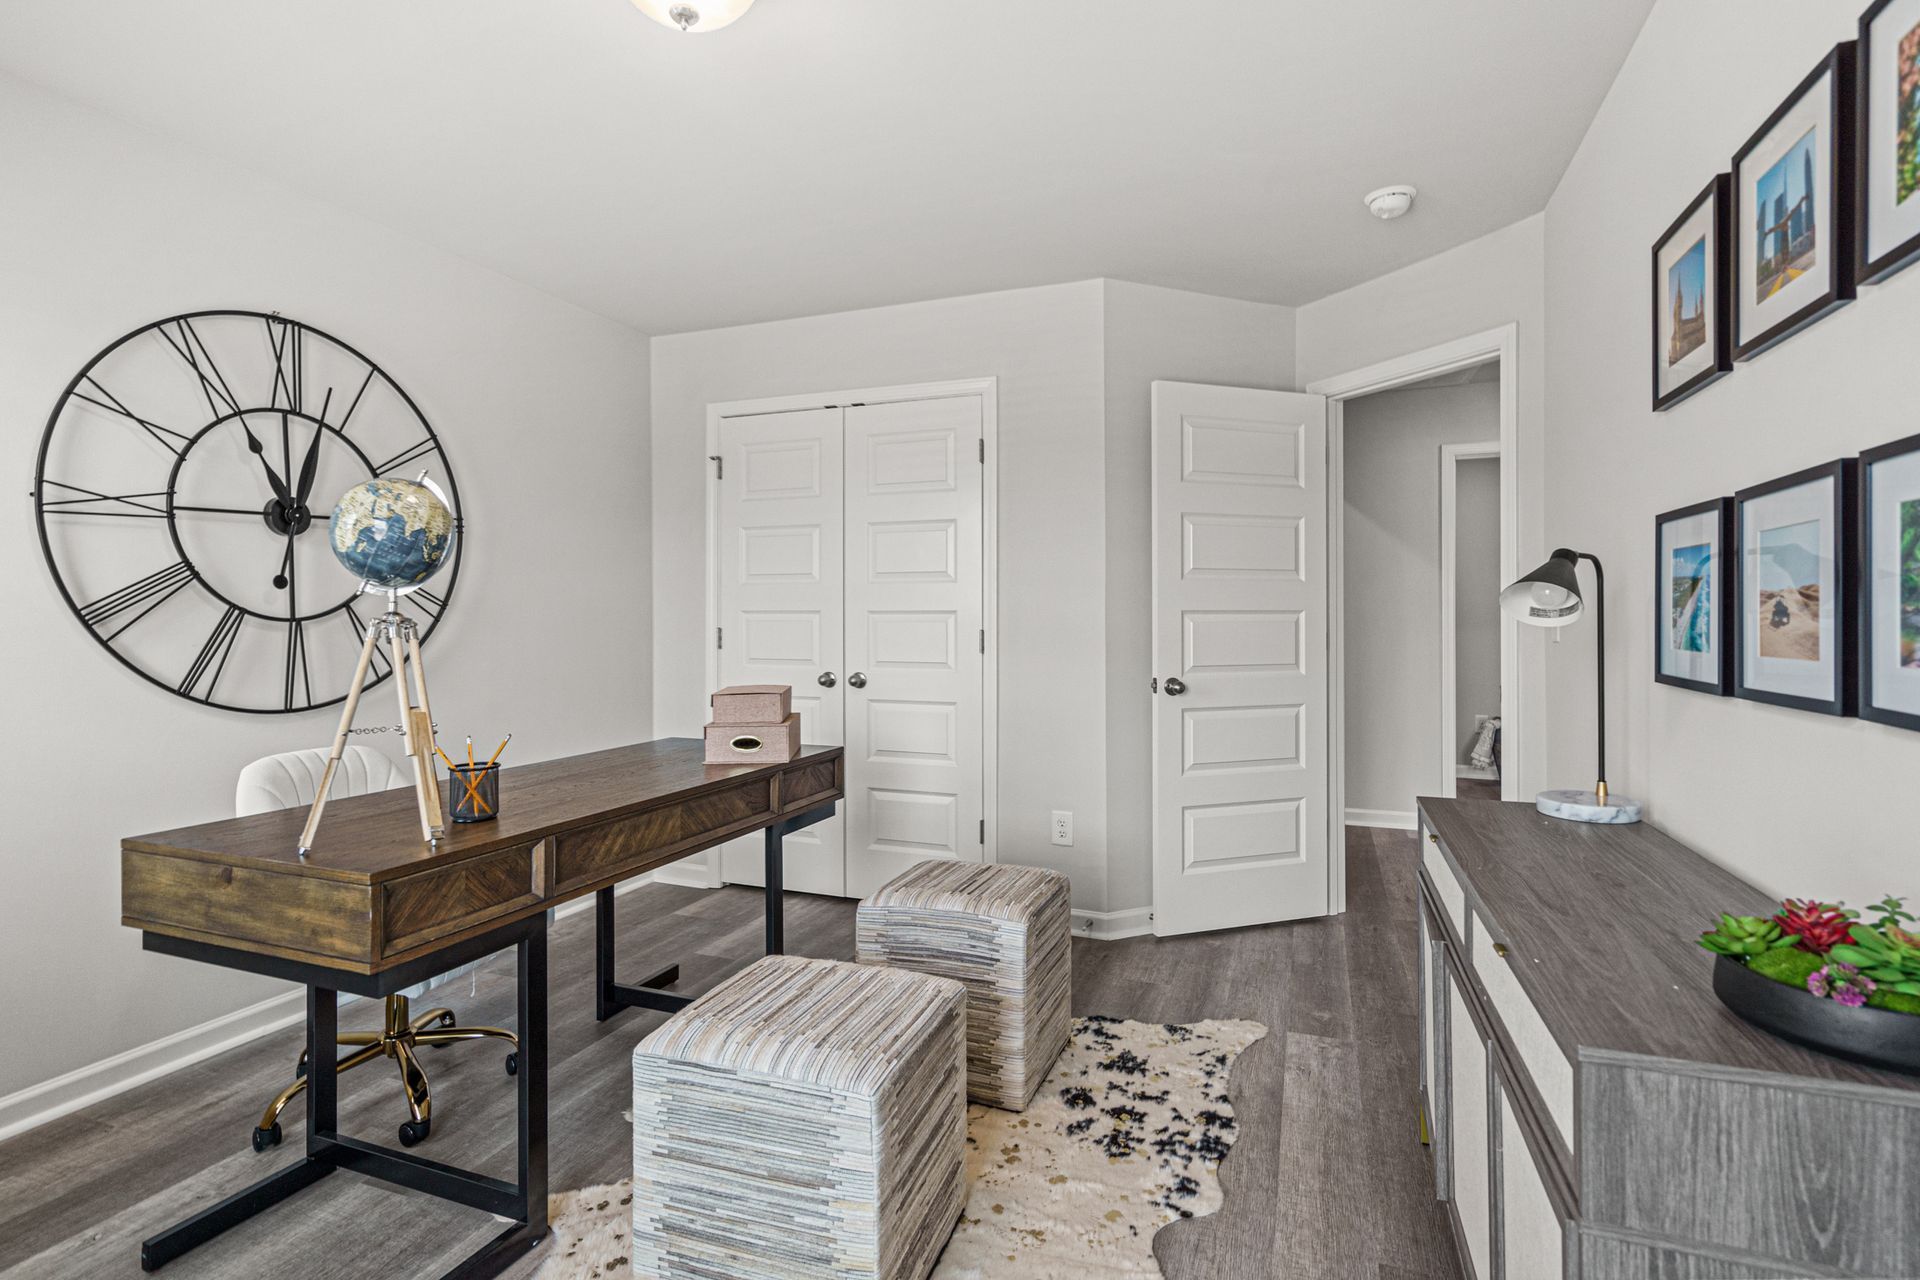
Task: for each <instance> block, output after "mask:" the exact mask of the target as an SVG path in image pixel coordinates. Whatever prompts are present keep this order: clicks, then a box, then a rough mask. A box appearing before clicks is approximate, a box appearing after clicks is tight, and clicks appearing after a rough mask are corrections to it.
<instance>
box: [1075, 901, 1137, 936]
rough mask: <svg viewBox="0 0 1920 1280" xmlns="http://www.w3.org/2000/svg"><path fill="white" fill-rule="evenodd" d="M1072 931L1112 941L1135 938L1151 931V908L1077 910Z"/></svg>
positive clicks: (1080, 934)
mask: <svg viewBox="0 0 1920 1280" xmlns="http://www.w3.org/2000/svg"><path fill="white" fill-rule="evenodd" d="M1073 931H1074V933H1076V934H1078V935H1079V936H1080V937H1082V938H1093V939H1095V940H1096V941H1099V942H1114V941H1117V940H1119V939H1121V938H1137V937H1139V936H1141V935H1142V934H1147V933H1152V932H1153V908H1152V907H1135V908H1133V909H1132V910H1130V911H1079V910H1076V911H1075V912H1074V913H1073Z"/></svg>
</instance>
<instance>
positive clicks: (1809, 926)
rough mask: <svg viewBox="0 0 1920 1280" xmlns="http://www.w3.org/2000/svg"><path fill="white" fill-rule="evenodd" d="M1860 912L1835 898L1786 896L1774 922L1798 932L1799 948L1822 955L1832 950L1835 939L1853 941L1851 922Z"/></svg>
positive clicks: (1783, 928) (1795, 932)
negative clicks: (1824, 899)
mask: <svg viewBox="0 0 1920 1280" xmlns="http://www.w3.org/2000/svg"><path fill="white" fill-rule="evenodd" d="M1859 914H1860V913H1859V912H1857V911H1849V910H1847V909H1846V908H1845V907H1843V906H1841V905H1840V904H1839V903H1837V902H1813V901H1811V900H1809V901H1806V902H1802V901H1801V900H1800V899H1798V898H1788V899H1787V900H1786V901H1785V902H1782V903H1781V904H1780V910H1779V911H1778V912H1777V913H1775V915H1774V917H1773V922H1774V923H1775V924H1777V925H1779V926H1780V928H1781V930H1782V931H1783V932H1786V933H1791V934H1794V935H1796V936H1798V937H1799V939H1800V941H1799V943H1798V945H1799V947H1800V949H1801V950H1802V951H1811V952H1812V953H1813V954H1815V955H1817V956H1823V955H1825V954H1827V952H1829V951H1831V950H1833V948H1834V945H1835V944H1836V943H1841V942H1851V941H1853V935H1852V929H1853V922H1854V920H1855V919H1856V918H1857V917H1858V916H1859Z"/></svg>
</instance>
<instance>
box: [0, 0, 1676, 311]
mask: <svg viewBox="0 0 1920 1280" xmlns="http://www.w3.org/2000/svg"><path fill="white" fill-rule="evenodd" d="M1650 7H1651V0H1597V2H1594V0H1590V2H1589V3H1583V4H1560V3H1556V4H1543V3H1540V0H1448V2H1447V3H1444V4H1436V3H1434V2H1433V0H1183V2H1182V3H1177V4H1174V3H1166V2H1164V0H1162V2H1161V3H1148V2H1147V0H1064V2H1061V0H1054V2H1052V3H1033V4H1024V5H1015V4H1012V3H1008V2H1006V0H996V2H995V3H982V2H981V0H759V3H758V4H757V5H756V6H755V7H754V9H753V11H752V12H751V13H749V14H747V16H746V17H744V18H743V19H741V20H740V21H739V22H738V23H736V24H735V25H733V26H731V27H729V28H727V29H725V30H723V31H718V32H714V33H711V34H708V35H702V36H686V35H682V34H680V33H678V32H674V31H669V30H667V29H666V28H664V27H661V26H659V25H658V24H656V23H654V22H652V21H650V20H648V19H647V18H646V17H644V16H643V15H641V14H640V13H639V11H638V10H636V9H634V8H633V6H632V5H631V4H629V3H628V0H304V2H296V0H192V2H191V3H185V2H182V0H164V2H158V3H157V2H156V0H6V3H5V4H4V5H0V70H5V71H9V72H12V73H14V74H16V75H18V76H20V77H21V78H23V79H25V80H28V81H31V82H33V83H36V84H39V85H41V86H43V87H45V88H48V89H51V90H53V91H54V92H56V93H58V94H61V95H62V96H65V97H68V98H71V99H74V100H77V101H80V102H83V103H87V104H89V105H92V106H95V107H98V108H101V109H103V110H105V111H107V112H109V113H111V114H113V115H116V116H119V117H121V118H123V119H125V120H128V121H131V122H133V123H136V124H138V125H141V126H143V127H145V128H148V129H151V130H153V131H156V132H159V133H164V134H169V135H174V136H177V137H179V138H181V139H184V140H186V141H187V142H189V143H190V144H192V145H194V146H196V147H198V148H201V149H203V150H205V151H207V152H210V153H213V154H215V155H219V156H222V157H224V158H227V159H229V160H232V161H235V162H239V163H242V164H245V165H248V166H251V167H253V168H255V169H258V170H263V171H265V172H267V173H269V174H271V175H272V176H274V177H277V178H279V179H281V180H283V181H285V182H286V183H288V184H290V185H292V186H294V187H296V188H299V189H302V190H304V191H307V192H309V193H311V194H312V195H314V196H317V197H320V198H322V199H325V200H327V201H330V202H332V203H334V204H337V205H339V206H342V207H344V208H347V209H350V210H352V211H355V212H357V213H360V214H362V215H364V216H366V217H368V218H371V219H374V220H376V221H379V222H381V223H384V224H387V225H389V226H393V227H396V228H399V229H401V230H403V231H406V232H409V233H411V234H414V235H417V236H419V237H422V238H424V239H427V240H429V241H431V242H433V243H436V244H438V245H441V246H444V247H446V248H448V249H451V250H452V251H454V252H456V253H459V254H462V255H465V256H466V257H469V258H472V259H474V260H476V261H479V262H482V263H485V264H487V265H489V266H491V267H494V268H496V269H498V270H500V271H502V272H504V273H506V274H507V275H510V276H513V277H515V278H517V279H520V280H523V281H525V282H527V283H530V284H533V285H536V286H538V287H540V288H542V289H545V290H548V291H550V292H552V293H555V294H558V295H560V296H561V297H564V298H568V299H571V300H573V301H575V302H577V303H579V304H580V305H582V306H584V307H587V308H589V309H591V310H593V311H596V312H599V313H601V314H603V315H606V316H610V317H613V318H615V319H617V320H620V321H623V322H625V323H627V324H630V325H632V326H634V327H635V328H637V329H639V330H641V331H643V332H646V333H669V332H678V331H683V330H689V329H700V328H709V327H714V326H719V325H728V324H737V323H742V322H746V321H753V320H766V319H775V318H781V317H786V316H793V315H804V314H812V313H818V312H826V311H839V310H845V309H850V308H855V307H863V306H873V305H878V304H883V303H890V302H904V301H911V300H916V299H923V298H935V297H945V296H950V295H955V294H966V293H979V292H984V291H988V290H993V289H1002V288H1012V287H1016V286H1022V285H1034V284H1047V283H1054V282H1059V281H1066V280H1081V279H1087V278H1091V277H1095V276H1112V277H1117V278H1120V279H1126V280H1134V281H1140V282H1143V283H1147V284H1160V285H1168V286H1173V287H1177V288H1183V289H1195V290H1200V291H1203V292H1206V293H1215V294H1222V295H1226V296H1231V297H1238V298H1248V299H1253V300H1257V301H1264V302H1280V303H1288V304H1300V303H1304V302H1307V301H1310V300H1312V299H1315V298H1318V297H1322V296H1324V295H1326V294H1328V293H1331V292H1335V291H1337V290H1339V289H1342V288H1345V287H1347V286H1349V285H1352V284H1357V283H1359V282H1360V281H1362V280H1366V279H1370V278H1372V277H1374V276H1377V275H1380V274H1383V273H1384V272H1387V271H1391V270H1393V269H1394V268H1396V267H1400V266H1404V265H1406V264H1407V263H1410V262H1413V261H1416V260H1418V259H1420V258H1423V257H1426V256H1428V255H1430V254H1433V253H1436V252H1439V251H1440V250H1443V249H1446V248H1449V247H1451V246H1453V245H1456V244H1460V243H1462V242H1464V241H1467V240H1470V239H1473V238H1474V237H1476V236H1479V235H1482V234H1484V233H1486V232H1488V231H1492V230H1494V229H1496V228H1498V227H1502V226H1505V225H1507V224H1508V223H1511V222H1513V221H1516V220H1517V219H1519V218H1522V217H1525V216H1527V215H1528V214H1531V213H1534V212H1536V211H1538V210H1539V209H1541V208H1543V207H1544V206H1545V204H1546V201H1547V197H1548V196H1549V194H1551V192H1552V190H1553V187H1554V185H1555V183H1556V182H1557V181H1558V180H1559V177H1560V174H1561V171H1562V170H1563V169H1564V168H1565V166H1566V164H1567V161H1568V160H1569V159H1570V158H1571V156H1572V154H1573V151H1574V148H1575V147H1576V145H1577V144H1578V142H1579V140H1580V137H1581V135H1582V134H1583V133H1584V132H1585V130H1586V127H1587V124H1588V122H1589V121H1590V120H1591V119H1592V117H1593V115H1594V112H1595V111H1596V110H1597V109H1598V107H1599V104H1600V100H1601V98H1602V96H1603V95H1604V94H1605V92H1606V89H1607V86H1608V85H1609V84H1610V83H1611V82H1612V79H1613V77H1614V74H1615V73H1616V72H1617V71H1618V69H1619V67H1620V64H1621V62H1622V60H1623V59H1624V58H1625V56H1626V52H1627V49H1628V47H1629V46H1630V45H1631V43H1632V41H1633V38H1634V36H1635V34H1636V33H1637V32H1638V31H1639V28H1640V24H1641V22H1642V21H1643V20H1644V18H1645V17H1646V14H1647V11H1648V9H1649V8H1650ZM1395 182H1408V183H1412V184H1414V185H1415V186H1417V187H1419V188H1420V199H1419V202H1418V203H1417V205H1416V206H1415V209H1414V212H1413V213H1412V214H1411V215H1409V216H1408V217H1406V218H1403V219H1401V220H1399V221H1397V222H1391V223H1382V222H1378V221H1376V220H1375V219H1373V218H1372V217H1370V216H1369V215H1368V214H1367V212H1366V210H1365V209H1364V208H1363V207H1362V205H1361V200H1360V197H1361V196H1362V195H1364V194H1365V193H1366V192H1367V191H1369V190H1372V189H1373V188H1375V187H1379V186H1384V185H1386V184H1388V183H1395Z"/></svg>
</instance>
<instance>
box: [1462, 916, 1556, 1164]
mask: <svg viewBox="0 0 1920 1280" xmlns="http://www.w3.org/2000/svg"><path fill="white" fill-rule="evenodd" d="M1472 947H1473V971H1474V974H1475V975H1476V976H1478V977H1479V979H1480V985H1481V986H1482V987H1484V988H1486V992H1487V999H1488V1000H1489V1001H1490V1002H1491V1003H1492V1005H1493V1012H1494V1016H1495V1017H1497V1018H1499V1019H1500V1024H1501V1025H1502V1026H1503V1027H1505V1028H1506V1030H1507V1038H1508V1039H1509V1040H1511V1041H1512V1042H1513V1047H1514V1049H1515V1051H1516V1052H1518V1053H1519V1055H1520V1065H1521V1066H1522V1067H1524V1068H1525V1069H1526V1073H1527V1075H1528V1076H1529V1077H1530V1078H1531V1079H1532V1081H1533V1087H1534V1089H1535V1091H1536V1092H1537V1093H1539V1095H1540V1098H1541V1100H1542V1101H1544V1102H1545V1103H1546V1104H1547V1111H1548V1113H1549V1114H1550V1115H1551V1117H1552V1119H1553V1125H1554V1127H1555V1128H1556V1129H1558V1130H1559V1131H1560V1139H1561V1141H1563V1142H1565V1143H1566V1144H1567V1149H1568V1150H1569V1151H1571V1150H1572V1149H1573V1064H1572V1063H1571V1062H1569V1061H1568V1060H1567V1055H1566V1054H1564V1053H1562V1052H1561V1051H1560V1043H1559V1041H1557V1040H1555V1039H1554V1038H1553V1032H1551V1031H1549V1030H1547V1024H1546V1023H1545V1022H1544V1021H1543V1020H1542V1019H1541V1017H1540V1011H1539V1010H1538V1009H1535V1008H1534V1007H1533V1001H1531V1000H1529V999H1527V993H1526V992H1525V991H1523V990H1521V987H1520V980H1519V979H1518V978H1516V977H1514V976H1513V966H1514V965H1515V964H1524V963H1526V957H1524V956H1519V955H1514V954H1511V953H1509V952H1508V950H1507V946H1506V943H1505V942H1504V941H1502V940H1500V939H1498V938H1496V937H1495V936H1494V931H1493V930H1492V929H1490V928H1488V927H1487V922H1486V920H1485V919H1484V918H1482V917H1481V916H1480V914H1479V913H1478V912H1474V913H1473V943H1472Z"/></svg>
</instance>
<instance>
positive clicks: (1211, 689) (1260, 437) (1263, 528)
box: [1143, 382, 1338, 934]
mask: <svg viewBox="0 0 1920 1280" xmlns="http://www.w3.org/2000/svg"><path fill="white" fill-rule="evenodd" d="M1153 529H1154V535H1153V536H1154V552H1153V601H1154V604H1153V607H1154V622H1153V628H1154V631H1153V652H1154V674H1155V676H1156V678H1157V680H1158V682H1159V691H1158V692H1156V693H1154V694H1152V695H1148V696H1152V697H1153V698H1154V716H1153V724H1154V727H1153V756H1154V829H1153V836H1154V894H1153V897H1154V913H1153V914H1154V932H1155V933H1159V934H1173V933H1188V932H1193V931H1195V930H1201V929H1223V928H1231V927H1235V926H1239V925H1247V924H1259V923H1264V922H1267V921H1272V920H1289V919H1297V918H1299V917H1303V916H1315V915H1324V914H1326V912H1327V908H1328V903H1329V893H1328V885H1327V874H1328V867H1329V865H1330V861H1331V859H1330V850H1329V847H1328V841H1329V840H1330V839H1331V838H1333V836H1334V833H1335V832H1337V831H1338V826H1337V824H1334V823H1332V822H1331V821H1330V818H1329V814H1328V811H1327V787H1328V780H1329V775H1328V767H1327V715H1328V705H1329V704H1328V695H1327V662H1326V649H1327V637H1328V594H1327V553H1326V544H1327V510H1326V401H1325V399H1323V398H1322V397H1320V396H1308V395H1297V394H1293V393H1287V392H1277V391H1253V390H1246V389H1243V388H1237V387H1213V386H1202V385H1198V384H1193V383H1177V382H1156V383H1154V384H1153ZM1143 692H1144V691H1143Z"/></svg>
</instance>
